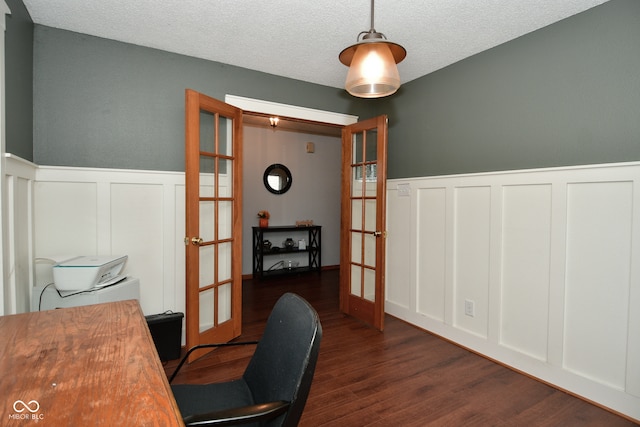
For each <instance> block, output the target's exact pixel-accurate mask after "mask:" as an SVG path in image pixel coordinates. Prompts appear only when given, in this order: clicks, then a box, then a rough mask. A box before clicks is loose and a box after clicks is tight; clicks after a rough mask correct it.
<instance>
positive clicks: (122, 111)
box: [33, 25, 371, 171]
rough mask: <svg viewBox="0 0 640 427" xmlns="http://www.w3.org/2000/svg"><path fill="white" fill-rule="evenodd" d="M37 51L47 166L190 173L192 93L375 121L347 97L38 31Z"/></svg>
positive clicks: (37, 154)
mask: <svg viewBox="0 0 640 427" xmlns="http://www.w3.org/2000/svg"><path fill="white" fill-rule="evenodd" d="M211 48H212V49H214V48H215V46H213V45H212V47H211ZM34 51H35V52H34V53H35V67H34V68H35V73H34V92H35V93H34V96H35V109H34V123H35V126H34V154H33V157H34V161H35V163H37V164H42V165H58V166H86V167H108V168H124V169H151V170H165V171H182V170H184V153H183V151H184V90H185V89H186V88H191V89H195V90H197V91H199V92H202V93H205V94H207V95H209V96H212V97H214V98H218V99H224V96H225V94H233V95H239V96H245V97H250V98H258V99H264V100H269V101H273V102H280V103H285V104H291V105H298V106H304V107H309V108H317V109H321V110H329V111H334V112H339V113H346V114H355V115H359V116H361V117H368V116H370V114H369V115H368V114H367V111H369V110H371V107H370V105H371V104H367V103H366V101H363V100H359V99H355V98H353V97H350V96H349V95H348V94H346V93H345V92H344V91H343V90H341V89H336V88H330V87H327V86H320V85H315V84H310V83H305V82H301V81H297V80H292V79H287V78H283V77H278V76H274V75H270V74H265V73H259V72H255V71H251V70H247V69H243V68H238V67H233V66H229V65H225V64H220V63H215V62H211V61H205V60H200V59H196V58H192V57H187V56H182V55H176V54H172V53H168V52H163V51H160V50H155V49H149V48H144V47H140V46H135V45H131V44H125V43H120V42H115V41H111V40H106V39H101V38H97V37H92V36H88V35H83V34H77V33H73V32H69V31H63V30H59V29H54V28H49V27H44V26H41V25H36V26H35V48H34ZM336 64H337V65H336V66H339V64H338V63H337V61H336Z"/></svg>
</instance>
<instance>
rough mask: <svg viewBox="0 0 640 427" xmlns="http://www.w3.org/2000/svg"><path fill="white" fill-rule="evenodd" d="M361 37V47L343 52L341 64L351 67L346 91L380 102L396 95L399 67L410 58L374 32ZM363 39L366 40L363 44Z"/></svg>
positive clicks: (353, 47)
mask: <svg viewBox="0 0 640 427" xmlns="http://www.w3.org/2000/svg"><path fill="white" fill-rule="evenodd" d="M373 10H374V5H373V0H371V29H370V30H369V31H362V32H361V33H360V34H358V43H356V44H354V45H353V46H349V47H348V48H346V49H344V50H343V51H342V52H340V55H339V56H338V58H339V59H340V62H342V63H343V64H344V65H346V66H347V67H349V73H348V74H347V81H346V83H345V89H346V90H347V92H349V93H350V94H351V95H353V96H357V97H360V98H380V97H383V96H389V95H391V94H393V93H395V92H396V91H397V90H398V88H399V87H400V74H399V73H398V67H397V65H396V64H398V63H399V62H400V61H402V60H403V59H404V58H405V56H407V51H406V50H405V48H403V47H402V46H400V45H399V44H397V43H393V42H390V41H388V40H387V38H386V37H385V36H384V34H382V33H379V32H377V31H376V30H375V29H374V28H373ZM360 36H362V40H360Z"/></svg>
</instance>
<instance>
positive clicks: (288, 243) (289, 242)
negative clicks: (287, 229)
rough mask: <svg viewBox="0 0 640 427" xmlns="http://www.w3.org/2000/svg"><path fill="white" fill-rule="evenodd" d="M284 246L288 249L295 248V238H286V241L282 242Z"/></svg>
mask: <svg viewBox="0 0 640 427" xmlns="http://www.w3.org/2000/svg"><path fill="white" fill-rule="evenodd" d="M282 246H284V249H285V250H286V251H291V250H293V248H294V246H295V243H294V241H293V239H292V238H291V237H287V240H285V241H284V242H282Z"/></svg>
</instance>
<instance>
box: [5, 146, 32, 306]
mask: <svg viewBox="0 0 640 427" xmlns="http://www.w3.org/2000/svg"><path fill="white" fill-rule="evenodd" d="M2 160H3V163H4V165H3V171H2V172H3V184H4V188H3V197H4V200H3V205H4V206H3V212H2V223H3V228H4V233H3V235H4V242H3V253H2V256H3V261H4V267H5V268H4V275H3V282H2V283H3V295H4V298H5V300H4V307H3V308H4V312H3V313H2V314H16V313H24V312H27V311H29V308H30V306H31V293H30V290H31V283H33V213H32V212H33V183H34V181H35V176H36V170H37V166H36V165H34V164H33V163H31V162H29V161H27V160H24V159H21V158H20V157H17V156H14V155H12V154H5V155H4V156H3V159H2Z"/></svg>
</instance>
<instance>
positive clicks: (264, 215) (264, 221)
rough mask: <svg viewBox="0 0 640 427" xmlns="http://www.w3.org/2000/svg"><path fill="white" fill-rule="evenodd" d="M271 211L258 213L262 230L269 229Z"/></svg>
mask: <svg viewBox="0 0 640 427" xmlns="http://www.w3.org/2000/svg"><path fill="white" fill-rule="evenodd" d="M270 216H271V215H269V211H260V212H258V224H259V225H260V227H262V228H267V227H268V226H269V217H270Z"/></svg>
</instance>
